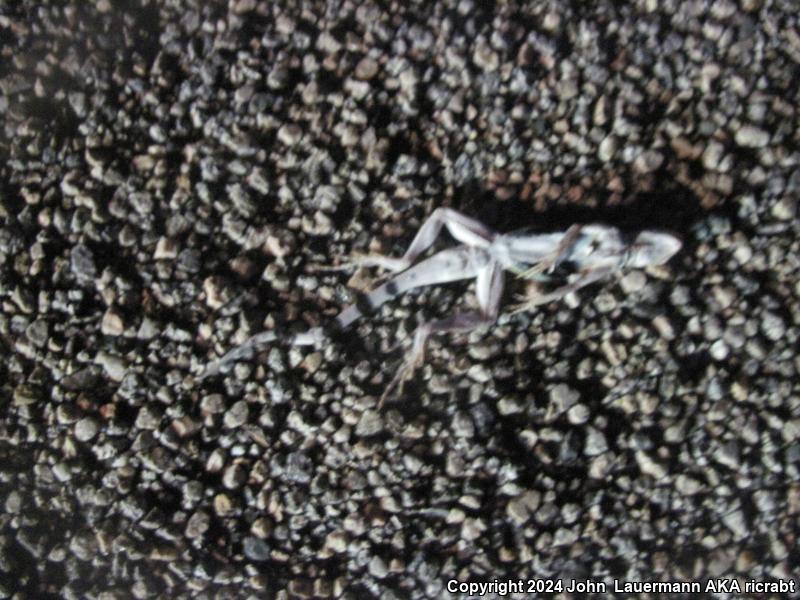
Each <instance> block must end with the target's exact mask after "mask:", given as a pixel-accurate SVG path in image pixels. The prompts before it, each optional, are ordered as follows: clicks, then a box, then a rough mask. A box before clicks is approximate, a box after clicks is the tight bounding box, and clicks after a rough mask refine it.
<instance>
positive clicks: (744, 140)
mask: <svg viewBox="0 0 800 600" xmlns="http://www.w3.org/2000/svg"><path fill="white" fill-rule="evenodd" d="M733 139H734V141H736V143H737V144H739V145H740V146H742V147H744V148H763V147H765V146H766V145H767V144H769V134H768V133H767V132H766V131H764V130H763V129H759V128H758V127H754V126H753V125H744V126H742V127H740V128H739V129H738V130H737V131H736V133H734V135H733Z"/></svg>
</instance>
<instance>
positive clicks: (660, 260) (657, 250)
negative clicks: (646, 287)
mask: <svg viewBox="0 0 800 600" xmlns="http://www.w3.org/2000/svg"><path fill="white" fill-rule="evenodd" d="M682 245H683V244H682V242H681V240H680V239H678V238H677V237H675V236H674V235H672V234H669V233H662V232H658V231H642V232H641V233H640V234H639V235H637V236H636V240H635V241H634V242H633V244H631V247H630V248H629V250H628V259H627V261H626V264H627V265H628V266H630V267H634V268H638V269H641V268H644V267H650V266H654V265H663V264H664V263H666V262H667V261H668V260H669V259H670V258H672V257H673V256H674V255H675V254H676V253H677V252H678V250H680V249H681V246H682Z"/></svg>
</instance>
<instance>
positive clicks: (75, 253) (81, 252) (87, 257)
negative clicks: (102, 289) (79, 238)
mask: <svg viewBox="0 0 800 600" xmlns="http://www.w3.org/2000/svg"><path fill="white" fill-rule="evenodd" d="M70 268H71V269H72V272H73V274H74V275H75V276H76V277H77V278H78V279H79V280H82V281H89V280H93V279H94V277H95V276H96V275H97V267H96V265H95V263H94V255H93V254H92V251H91V250H89V248H88V247H86V246H84V245H83V244H78V245H76V246H74V247H73V248H72V252H71V253H70Z"/></svg>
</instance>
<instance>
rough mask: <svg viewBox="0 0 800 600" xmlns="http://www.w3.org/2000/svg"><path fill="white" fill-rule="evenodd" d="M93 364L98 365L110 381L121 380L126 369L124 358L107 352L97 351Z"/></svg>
mask: <svg viewBox="0 0 800 600" xmlns="http://www.w3.org/2000/svg"><path fill="white" fill-rule="evenodd" d="M94 362H95V364H97V365H100V366H101V367H102V368H103V370H104V371H105V373H106V375H108V377H109V379H111V380H112V381H122V379H123V378H124V377H125V373H126V372H127V370H128V367H127V364H126V363H125V360H124V359H122V358H120V357H119V356H113V355H111V354H108V353H107V352H98V353H97V356H96V357H95V359H94Z"/></svg>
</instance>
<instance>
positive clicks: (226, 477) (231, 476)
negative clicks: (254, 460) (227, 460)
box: [222, 463, 247, 490]
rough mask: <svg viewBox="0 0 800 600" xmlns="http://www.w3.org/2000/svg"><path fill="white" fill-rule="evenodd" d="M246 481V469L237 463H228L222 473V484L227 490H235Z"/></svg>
mask: <svg viewBox="0 0 800 600" xmlns="http://www.w3.org/2000/svg"><path fill="white" fill-rule="evenodd" d="M245 481H247V471H246V470H245V469H244V467H243V466H242V465H240V464H238V463H234V464H232V465H230V466H229V467H228V468H227V469H225V471H224V472H223V474H222V485H224V486H225V487H226V488H228V489H229V490H235V489H237V488H239V487H241V486H242V484H243V483H244V482H245Z"/></svg>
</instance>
